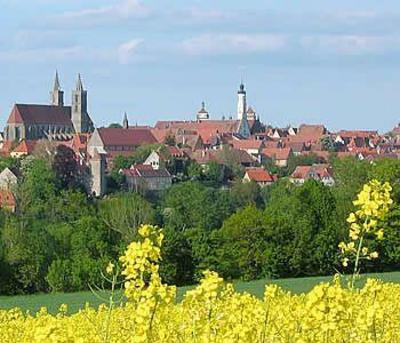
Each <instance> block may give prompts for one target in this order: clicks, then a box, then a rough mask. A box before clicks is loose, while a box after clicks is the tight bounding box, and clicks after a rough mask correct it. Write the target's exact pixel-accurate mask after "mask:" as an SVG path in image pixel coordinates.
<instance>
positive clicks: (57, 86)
mask: <svg viewBox="0 0 400 343" xmlns="http://www.w3.org/2000/svg"><path fill="white" fill-rule="evenodd" d="M60 89H61V86H60V79H59V77H58V71H57V70H56V76H55V78H54V87H53V90H55V91H59V90H60Z"/></svg>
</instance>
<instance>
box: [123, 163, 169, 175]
mask: <svg viewBox="0 0 400 343" xmlns="http://www.w3.org/2000/svg"><path fill="white" fill-rule="evenodd" d="M121 172H122V174H124V175H125V176H130V177H144V178H150V177H171V174H170V173H169V172H168V170H167V169H165V168H159V169H153V167H152V166H151V165H145V164H136V165H133V166H131V167H130V168H129V169H122V170H121Z"/></svg>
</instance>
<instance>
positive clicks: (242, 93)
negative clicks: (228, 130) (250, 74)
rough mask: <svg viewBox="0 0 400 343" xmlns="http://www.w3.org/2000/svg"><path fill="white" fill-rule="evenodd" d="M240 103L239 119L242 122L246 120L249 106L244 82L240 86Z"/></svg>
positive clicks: (238, 105)
mask: <svg viewBox="0 0 400 343" xmlns="http://www.w3.org/2000/svg"><path fill="white" fill-rule="evenodd" d="M237 94H238V102H237V119H238V120H241V119H243V118H246V112H247V105H246V91H245V90H244V84H243V82H242V83H241V84H240V88H239V91H238V93H237Z"/></svg>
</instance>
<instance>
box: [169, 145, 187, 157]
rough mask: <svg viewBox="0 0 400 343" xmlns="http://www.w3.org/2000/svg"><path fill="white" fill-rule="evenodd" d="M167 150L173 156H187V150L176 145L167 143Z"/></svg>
mask: <svg viewBox="0 0 400 343" xmlns="http://www.w3.org/2000/svg"><path fill="white" fill-rule="evenodd" d="M166 150H167V152H168V154H169V155H171V156H173V157H185V152H184V151H183V150H182V149H179V148H178V147H176V146H172V145H167V147H166Z"/></svg>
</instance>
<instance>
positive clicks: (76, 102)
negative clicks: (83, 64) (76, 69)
mask: <svg viewBox="0 0 400 343" xmlns="http://www.w3.org/2000/svg"><path fill="white" fill-rule="evenodd" d="M71 120H72V124H73V125H74V129H75V133H87V132H91V131H93V123H92V121H91V119H90V117H89V114H88V112H87V91H86V90H84V89H83V84H82V79H81V74H78V81H77V83H76V88H75V90H74V91H72V109H71Z"/></svg>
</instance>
